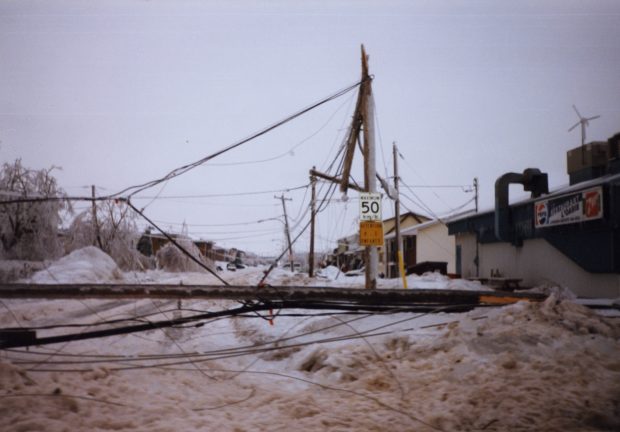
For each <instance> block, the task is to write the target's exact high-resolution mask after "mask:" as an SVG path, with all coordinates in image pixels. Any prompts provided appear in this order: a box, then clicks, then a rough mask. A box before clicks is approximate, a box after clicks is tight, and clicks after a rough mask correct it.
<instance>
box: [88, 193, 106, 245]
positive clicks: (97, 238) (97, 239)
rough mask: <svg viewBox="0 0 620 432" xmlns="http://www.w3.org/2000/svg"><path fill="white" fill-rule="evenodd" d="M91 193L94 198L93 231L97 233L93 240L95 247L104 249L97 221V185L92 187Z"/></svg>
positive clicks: (92, 209) (92, 208)
mask: <svg viewBox="0 0 620 432" xmlns="http://www.w3.org/2000/svg"><path fill="white" fill-rule="evenodd" d="M90 193H91V196H92V197H93V200H92V207H91V211H92V217H93V229H94V231H95V238H94V239H93V246H97V245H99V247H100V248H103V245H102V244H101V234H100V233H99V222H98V221H97V204H96V203H95V185H92V186H91V187H90Z"/></svg>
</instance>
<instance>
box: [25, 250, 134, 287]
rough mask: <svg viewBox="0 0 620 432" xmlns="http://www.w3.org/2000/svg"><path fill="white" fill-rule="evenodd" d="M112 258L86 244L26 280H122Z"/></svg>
mask: <svg viewBox="0 0 620 432" xmlns="http://www.w3.org/2000/svg"><path fill="white" fill-rule="evenodd" d="M122 279H123V275H122V273H121V271H120V270H119V268H118V266H117V265H116V263H115V262H114V260H113V259H112V258H111V257H110V256H109V255H107V254H106V253H105V252H103V251H101V249H99V248H96V247H95V246H87V247H85V248H82V249H77V250H74V251H73V252H71V253H70V254H69V255H66V256H64V257H62V258H60V259H59V260H58V261H55V262H54V263H52V264H51V265H50V266H49V267H48V268H46V269H44V270H41V271H39V272H37V273H35V274H34V275H32V277H31V278H30V279H29V280H28V281H29V282H31V283H39V284H55V283H108V282H119V281H122Z"/></svg>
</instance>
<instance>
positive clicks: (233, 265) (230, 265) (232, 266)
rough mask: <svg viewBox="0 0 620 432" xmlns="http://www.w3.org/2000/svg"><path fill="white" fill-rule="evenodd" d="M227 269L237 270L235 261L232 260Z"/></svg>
mask: <svg viewBox="0 0 620 432" xmlns="http://www.w3.org/2000/svg"><path fill="white" fill-rule="evenodd" d="M226 270H229V271H237V266H236V265H235V263H232V262H230V263H228V264H226Z"/></svg>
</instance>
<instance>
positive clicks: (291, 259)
mask: <svg viewBox="0 0 620 432" xmlns="http://www.w3.org/2000/svg"><path fill="white" fill-rule="evenodd" d="M274 198H276V199H279V200H282V210H283V211H284V232H285V233H286V241H287V242H288V258H289V262H290V264H291V271H292V272H294V271H295V265H294V263H293V245H292V243H291V232H290V230H289V227H288V216H287V214H286V204H285V201H293V199H292V198H284V195H281V196H274Z"/></svg>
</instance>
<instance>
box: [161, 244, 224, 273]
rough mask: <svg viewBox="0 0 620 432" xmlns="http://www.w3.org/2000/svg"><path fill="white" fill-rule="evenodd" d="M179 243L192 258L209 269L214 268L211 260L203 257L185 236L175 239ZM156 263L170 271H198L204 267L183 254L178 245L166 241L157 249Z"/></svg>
mask: <svg viewBox="0 0 620 432" xmlns="http://www.w3.org/2000/svg"><path fill="white" fill-rule="evenodd" d="M175 241H176V242H177V243H179V245H181V247H182V248H183V249H185V250H186V251H188V252H189V253H190V254H191V255H192V256H193V257H194V258H196V259H197V260H199V261H200V262H201V263H203V264H205V265H206V266H207V267H209V268H210V269H211V270H215V268H214V267H215V266H214V265H213V262H212V261H211V260H210V259H208V258H205V257H204V256H203V255H202V253H201V252H200V249H198V247H197V246H196V245H195V244H194V243H193V242H192V241H191V240H190V239H187V238H181V239H175ZM157 265H158V267H159V268H161V269H163V270H166V271H170V272H199V271H204V269H203V268H202V267H201V266H199V265H198V264H197V263H196V262H194V261H193V260H192V259H190V258H189V257H188V256H187V255H185V254H184V253H183V252H182V251H181V250H180V249H179V248H178V247H176V246H175V245H174V244H172V243H167V244H166V245H165V246H164V247H162V248H161V249H160V250H159V251H157Z"/></svg>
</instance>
